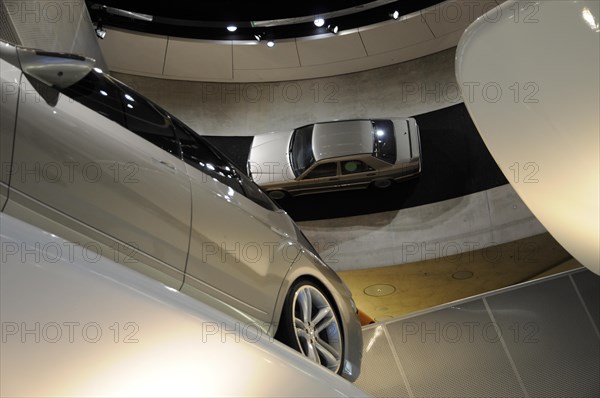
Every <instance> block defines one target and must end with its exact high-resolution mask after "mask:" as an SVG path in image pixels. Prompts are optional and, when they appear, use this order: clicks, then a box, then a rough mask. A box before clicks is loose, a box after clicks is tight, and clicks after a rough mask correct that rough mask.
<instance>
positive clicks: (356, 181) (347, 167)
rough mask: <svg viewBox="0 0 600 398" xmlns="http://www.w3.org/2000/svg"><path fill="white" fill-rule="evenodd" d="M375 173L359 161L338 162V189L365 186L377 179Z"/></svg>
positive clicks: (371, 168)
mask: <svg viewBox="0 0 600 398" xmlns="http://www.w3.org/2000/svg"><path fill="white" fill-rule="evenodd" d="M377 174H378V173H377V171H376V170H375V169H374V168H373V167H371V166H370V165H368V164H367V163H365V162H364V161H363V160H361V159H345V160H342V161H340V180H339V186H338V187H339V189H344V188H356V187H358V186H367V185H369V183H370V182H371V181H372V180H373V178H376V177H377Z"/></svg>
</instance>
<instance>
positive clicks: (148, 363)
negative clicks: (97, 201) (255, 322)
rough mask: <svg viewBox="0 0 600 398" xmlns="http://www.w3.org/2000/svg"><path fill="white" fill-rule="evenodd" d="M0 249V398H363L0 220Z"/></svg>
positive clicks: (220, 321)
mask: <svg viewBox="0 0 600 398" xmlns="http://www.w3.org/2000/svg"><path fill="white" fill-rule="evenodd" d="M0 242H1V243H2V262H1V265H0V320H1V324H2V341H1V343H0V353H1V355H0V396H2V397H28V398H30V397H89V396H94V397H184V396H185V397H244V396H248V397H311V396H315V397H362V396H367V395H366V394H365V393H364V392H362V391H360V390H359V389H358V388H357V387H355V386H354V385H352V384H351V383H350V382H348V381H347V380H344V379H343V378H341V377H338V376H336V375H335V374H333V373H332V372H329V371H327V370H326V369H325V368H323V367H322V366H319V365H317V364H315V363H314V362H312V361H309V360H308V359H306V358H305V357H302V356H300V355H298V353H297V352H295V351H293V350H292V349H290V348H288V347H286V346H284V345H283V344H281V343H279V342H278V341H276V340H274V339H272V338H271V337H270V336H269V335H267V334H263V333H262V332H261V331H260V330H259V329H256V328H253V327H248V326H247V325H245V324H241V323H240V322H239V321H236V320H235V319H233V318H231V317H229V316H226V315H225V314H223V313H222V312H220V311H217V310H215V309H214V308H212V307H210V306H208V305H206V304H203V303H200V302H198V301H197V300H195V299H193V298H191V297H189V296H187V295H184V294H183V293H181V292H178V291H176V290H174V289H167V288H165V285H163V284H161V283H159V282H157V281H156V280H154V279H152V278H149V277H147V276H144V275H141V274H140V273H138V272H136V271H133V270H131V269H129V268H128V267H124V266H123V265H121V264H117V263H115V262H113V261H111V260H110V259H107V258H105V257H101V256H96V255H95V254H93V253H92V252H91V250H90V249H89V248H88V249H86V248H85V247H83V246H77V245H73V244H71V243H70V242H68V241H65V240H63V239H60V238H58V237H56V236H55V235H53V234H51V233H48V232H46V231H43V230H41V229H39V228H37V227H34V226H32V225H30V224H26V223H24V222H22V221H20V220H18V219H16V218H13V217H10V216H9V215H7V214H3V213H0ZM67 248H69V249H68V250H67ZM57 249H59V250H57Z"/></svg>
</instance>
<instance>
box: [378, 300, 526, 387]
mask: <svg viewBox="0 0 600 398" xmlns="http://www.w3.org/2000/svg"><path fill="white" fill-rule="evenodd" d="M387 326H388V330H389V332H390V336H391V338H392V341H393V343H394V347H395V348H396V350H397V351H398V355H399V357H400V361H401V363H402V365H403V368H404V369H405V370H406V375H407V378H408V382H409V384H410V386H411V388H412V390H413V392H414V395H415V396H418V397H491V396H497V395H498V392H500V391H501V392H502V396H503V397H519V396H522V395H523V391H522V390H521V388H519V385H518V382H517V379H516V377H515V375H514V373H513V372H512V370H511V367H510V363H509V361H508V359H507V358H506V355H505V353H504V350H503V348H502V345H501V343H500V340H499V338H498V334H497V332H496V329H495V328H494V325H493V324H492V321H491V319H490V317H489V315H488V313H487V311H486V309H485V307H484V305H483V302H482V301H481V300H477V301H474V302H470V303H465V304H461V305H458V306H453V307H450V308H445V309H442V310H439V311H435V312H431V313H429V314H425V315H421V316H417V317H414V318H410V319H405V320H402V321H399V322H394V323H390V324H388V325H387Z"/></svg>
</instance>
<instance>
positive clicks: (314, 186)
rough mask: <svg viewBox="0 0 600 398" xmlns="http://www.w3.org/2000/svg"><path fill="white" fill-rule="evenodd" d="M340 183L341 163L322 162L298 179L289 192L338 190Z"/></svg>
mask: <svg viewBox="0 0 600 398" xmlns="http://www.w3.org/2000/svg"><path fill="white" fill-rule="evenodd" d="M339 182H340V171H339V162H337V161H321V162H317V163H315V164H314V165H312V166H311V167H310V168H309V169H308V170H306V171H305V172H304V174H302V175H301V176H300V178H299V179H298V182H297V184H296V185H295V186H294V187H290V188H289V191H292V192H293V191H297V192H298V193H301V192H319V191H321V190H331V189H336V188H337V187H338V185H339Z"/></svg>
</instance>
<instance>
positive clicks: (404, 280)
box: [339, 233, 581, 321]
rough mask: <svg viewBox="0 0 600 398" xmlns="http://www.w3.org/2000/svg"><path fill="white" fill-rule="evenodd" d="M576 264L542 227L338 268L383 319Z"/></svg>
mask: <svg viewBox="0 0 600 398" xmlns="http://www.w3.org/2000/svg"><path fill="white" fill-rule="evenodd" d="M578 267H581V265H580V264H579V263H577V261H575V260H573V258H572V257H571V255H570V254H569V253H568V252H567V251H566V250H564V249H563V248H562V247H561V246H560V245H559V244H558V243H557V242H556V241H555V240H554V239H553V238H552V236H550V234H548V233H543V234H540V235H535V236H532V237H529V238H525V239H521V240H517V241H514V242H509V243H505V244H501V245H497V246H491V247H488V248H485V249H482V250H477V251H473V252H468V253H461V254H457V255H453V256H448V257H443V258H436V259H432V260H426V261H420V262H416V263H409V264H402V265H394V266H388V267H379V268H370V269H364V270H356V271H343V272H339V274H340V276H341V278H342V279H343V280H344V281H345V282H346V284H347V285H348V286H349V287H350V290H351V291H352V294H353V296H354V299H355V301H356V304H357V306H358V308H359V309H361V311H363V312H364V313H365V314H366V315H368V316H369V317H371V318H373V319H374V320H375V321H382V320H385V319H389V318H394V317H397V316H400V315H404V314H407V313H411V312H415V311H419V310H423V309H426V308H429V307H433V306H436V305H439V304H443V303H447V302H450V301H454V300H458V299H462V298H465V297H470V296H473V295H476V294H480V293H484V292H488V291H491V290H496V289H499V288H502V287H506V286H510V285H514V284H516V283H519V282H523V281H526V280H530V279H533V278H537V277H541V276H545V275H550V274H554V273H557V272H562V271H565V270H568V269H573V268H578Z"/></svg>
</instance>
